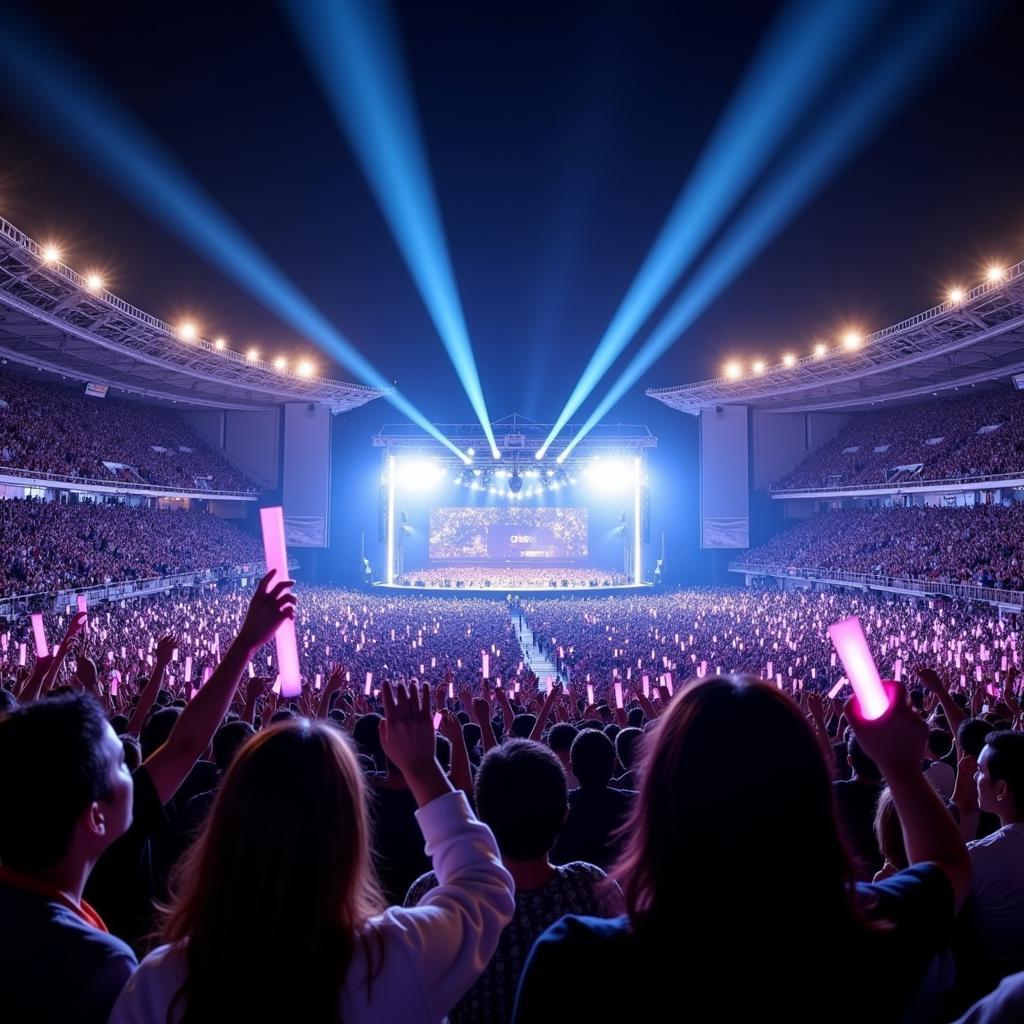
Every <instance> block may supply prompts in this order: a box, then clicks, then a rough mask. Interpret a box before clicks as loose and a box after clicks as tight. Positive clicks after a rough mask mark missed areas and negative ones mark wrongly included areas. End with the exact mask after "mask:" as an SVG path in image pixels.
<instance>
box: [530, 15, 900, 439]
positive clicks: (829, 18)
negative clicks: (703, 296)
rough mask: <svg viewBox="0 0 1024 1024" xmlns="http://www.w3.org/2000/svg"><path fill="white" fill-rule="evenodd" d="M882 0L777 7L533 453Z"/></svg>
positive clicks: (717, 224) (756, 172)
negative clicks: (565, 398)
mask: <svg viewBox="0 0 1024 1024" xmlns="http://www.w3.org/2000/svg"><path fill="white" fill-rule="evenodd" d="M884 6H885V5H884V3H882V2H879V0H869V2H860V3H848V2H846V0H793V2H791V3H789V4H787V5H786V6H785V7H784V8H783V10H782V13H781V14H780V16H779V18H778V20H777V21H776V22H775V23H774V24H773V26H772V28H771V29H770V31H769V33H768V35H767V36H766V37H765V39H764V41H763V42H762V43H761V45H760V47H759V50H758V52H757V55H756V56H755V59H754V61H753V63H752V64H751V65H750V68H749V70H748V71H747V72H746V73H745V74H744V76H743V79H742V80H741V82H740V83H739V85H738V87H737V89H736V91H735V93H734V94H733V96H732V99H731V100H730V102H729V106H728V108H727V109H726V110H725V111H724V112H723V114H722V116H721V118H720V119H719V122H718V124H717V126H716V128H715V130H714V133H713V135H712V136H711V138H710V140H709V141H708V143H707V145H706V146H705V148H704V151H703V152H702V153H701V156H700V158H699V159H698V162H697V165H696V167H695V168H694V170H693V172H692V173H691V175H690V177H689V179H688V180H687V182H686V184H685V185H684V187H683V190H682V191H681V192H680V194H679V197H678V198H677V199H676V201H675V204H674V206H673V207H672V210H671V211H670V213H669V215H668V217H667V218H666V220H665V223H664V226H663V227H662V228H661V230H660V232H659V233H658V237H657V238H656V239H655V241H654V244H653V245H652V246H651V249H650V251H649V252H648V254H647V256H646V257H645V259H644V262H643V264H642V265H641V267H640V269H639V270H638V272H637V275H636V277H635V278H634V279H633V282H632V284H631V285H630V287H629V290H628V291H627V293H626V295H625V297H624V298H623V300H622V302H621V303H620V305H619V308H618V309H617V310H616V312H615V315H614V316H613V318H612V321H611V323H610V324H609V325H608V328H607V329H606V330H605V332H604V335H603V337H602V338H601V340H600V341H599V342H598V344H597V347H596V348H595V349H594V353H593V355H592V356H591V357H590V361H589V362H588V363H587V365H586V367H585V368H584V370H583V373H582V375H581V376H580V379H579V381H578V382H577V384H576V386H575V387H574V388H573V391H572V394H571V395H570V396H569V400H568V401H567V402H566V404H565V407H564V408H563V410H562V412H561V413H559V415H558V418H557V419H556V420H555V423H554V425H553V426H552V428H551V431H550V433H549V434H548V436H547V438H546V439H545V441H544V443H543V444H542V445H541V447H540V449H539V451H538V454H537V458H538V459H540V458H543V457H544V455H545V454H546V453H547V450H548V448H549V447H550V445H551V442H552V441H553V440H554V439H555V437H557V436H558V434H559V432H560V431H561V430H562V428H563V427H564V426H565V425H566V423H568V422H569V419H570V418H571V417H572V415H573V413H575V412H576V410H577V409H578V408H579V407H580V406H581V405H582V404H583V403H584V402H585V401H586V399H587V397H588V396H589V395H590V394H591V392H592V391H593V390H594V388H595V387H597V385H598V384H599V383H600V381H601V378H602V377H604V375H605V374H606V373H607V372H608V371H609V370H610V369H611V367H612V365H613V364H614V363H615V361H616V359H618V357H619V356H620V355H621V354H622V352H623V351H625V349H626V347H627V346H628V345H629V343H630V341H631V340H632V339H633V338H634V337H635V336H636V334H637V332H638V331H639V330H640V328H641V327H642V326H643V324H644V323H645V322H646V321H647V319H648V318H649V317H650V316H651V314H652V313H653V312H654V311H655V309H656V308H657V307H658V305H659V304H660V303H661V302H662V300H663V299H664V298H665V296H666V295H667V294H668V292H669V291H670V289H671V288H672V285H673V284H674V283H675V281H677V280H678V279H679V277H680V275H682V274H683V273H684V272H685V271H686V270H687V269H688V268H689V267H690V265H691V264H692V262H693V261H694V260H695V259H696V258H697V256H699V255H700V252H701V250H702V249H703V248H704V246H705V245H707V243H708V242H709V241H710V240H711V239H712V238H713V237H714V235H715V233H716V232H717V231H718V230H719V229H720V228H721V226H722V225H723V224H724V223H725V222H726V221H727V219H728V217H729V215H730V214H731V212H732V211H733V210H734V209H735V208H736V206H737V205H738V204H739V203H740V201H741V200H742V198H743V196H744V195H745V194H746V192H747V190H748V189H749V188H750V187H751V185H752V184H753V183H754V182H755V181H757V179H758V177H760V175H761V174H762V173H763V172H764V170H765V168H766V167H768V166H769V164H770V163H771V161H772V160H773V159H774V158H775V156H776V154H777V153H778V151H779V150H780V148H781V146H782V145H783V143H784V142H785V140H786V138H787V137H788V136H789V135H790V134H791V132H792V131H793V129H794V127H795V126H796V125H797V124H798V123H799V122H800V120H801V119H802V118H803V117H804V116H805V114H806V113H807V112H808V111H809V110H810V109H812V107H813V105H814V103H815V102H816V101H817V100H818V98H819V95H820V93H821V91H822V89H824V88H825V87H826V86H827V85H828V84H829V83H830V82H831V81H832V80H833V79H834V77H835V76H837V75H838V74H839V73H840V72H841V71H842V69H843V67H844V65H845V63H846V61H847V58H848V57H849V55H850V54H851V53H852V52H853V50H854V48H855V47H856V46H857V45H858V44H859V43H860V41H861V39H862V38H864V36H865V34H866V33H867V31H868V30H869V29H870V28H871V26H872V25H873V24H874V22H875V20H876V17H877V16H878V14H879V13H880V12H881V10H882V9H883V8H884Z"/></svg>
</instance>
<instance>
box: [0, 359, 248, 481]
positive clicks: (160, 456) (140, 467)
mask: <svg viewBox="0 0 1024 1024" xmlns="http://www.w3.org/2000/svg"><path fill="white" fill-rule="evenodd" d="M0 465H2V466H3V467H4V468H7V469H20V470H28V471H30V472H32V473H56V474H60V475H65V476H77V477H84V478H87V479H93V480H112V479H120V480H124V481H127V482H132V483H149V484H155V485H158V486H167V487H181V488H188V489H189V490H196V489H202V490H230V491H255V490H257V489H258V488H257V487H256V485H255V484H254V483H253V482H252V481H251V480H248V479H247V478H246V477H245V476H244V475H243V474H242V473H240V472H239V471H238V470H236V469H235V468H234V467H233V466H231V465H230V464H229V463H228V462H227V461H226V460H225V459H224V458H223V456H221V455H220V454H219V453H218V452H217V451H215V450H214V449H213V448H212V447H211V446H210V445H208V444H207V443H206V442H205V441H203V440H202V439H201V438H200V437H199V436H198V435H196V434H195V433H194V432H193V431H192V430H190V429H189V428H188V427H187V426H186V425H185V423H184V421H183V420H182V419H181V418H180V417H179V416H178V415H177V414H176V413H174V412H172V411H171V410H169V409H164V408H162V407H159V406H155V405H144V404H142V403H140V402H125V401H121V400H120V399H116V398H91V397H87V396H86V395H85V394H83V393H81V392H80V391H74V390H71V389H70V388H67V387H63V386H61V385H59V384H52V383H46V382H44V381H39V380H33V379H31V378H29V377H24V376H15V375H13V374H9V373H4V374H0Z"/></svg>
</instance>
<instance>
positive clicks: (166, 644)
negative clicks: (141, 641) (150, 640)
mask: <svg viewBox="0 0 1024 1024" xmlns="http://www.w3.org/2000/svg"><path fill="white" fill-rule="evenodd" d="M177 646H178V638H177V637H176V636H173V635H172V634H170V633H168V634H166V635H165V636H162V637H160V639H159V640H158V641H157V645H156V660H157V661H158V662H160V663H161V664H163V665H168V664H170V661H171V658H173V657H174V651H175V649H176V648H177Z"/></svg>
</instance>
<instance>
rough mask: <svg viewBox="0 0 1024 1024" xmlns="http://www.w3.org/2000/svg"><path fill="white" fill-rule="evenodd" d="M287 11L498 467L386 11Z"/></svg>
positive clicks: (296, 3)
mask: <svg viewBox="0 0 1024 1024" xmlns="http://www.w3.org/2000/svg"><path fill="white" fill-rule="evenodd" d="M284 8H285V10H286V12H287V13H288V14H289V15H290V21H291V24H292V28H293V30H294V33H295V36H296V37H297V39H298V41H299V43H300V44H301V45H302V47H303V49H304V51H305V54H306V57H307V59H308V61H309V63H310V65H311V66H312V68H313V70H314V72H315V73H316V74H317V77H318V79H319V82H320V85H321V88H322V89H323V92H324V95H325V97H326V99H327V102H328V104H329V106H330V107H331V109H332V111H333V113H334V116H335V118H336V119H337V121H338V123H339V125H340V127H341V129H342V131H343V132H344V133H345V135H346V137H347V138H348V140H349V144H350V145H351V147H352V149H353V151H354V153H355V155H356V158H357V160H358V161H359V165H360V167H361V168H362V171H363V175H364V176H365V178H366V180H367V183H368V184H369V186H370V189H371V191H372V192H373V194H374V196H375V197H376V199H377V203H378V205H379V206H380V209H381V212H382V213H383V215H384V219H385V220H386V221H387V223H388V226H389V228H390V229H391V233H392V235H393V236H394V239H395V241H396V243H397V244H398V248H399V250H400V251H401V253H402V256H403V258H404V260H405V263H406V266H407V267H408V269H409V273H410V274H411V275H412V279H413V281H414V282H415V283H416V287H417V289H418V290H419V293H420V296H421V297H422V299H423V302H424V304H425V305H426V307H427V310H428V312H429V313H430V317H431V319H432V320H433V322H434V326H435V327H436V328H437V333H438V334H439V335H440V338H441V341H442V343H443V344H444V347H445V350H446V351H447V353H448V357H449V359H450V360H451V362H452V366H454V367H455V372H456V373H457V374H458V377H459V380H460V381H461V382H462V386H463V388H464V389H465V391H466V397H467V398H468V399H469V403H470V405H471V406H472V407H473V412H474V413H475V414H476V416H477V418H478V419H479V421H480V426H481V427H482V428H483V431H484V435H485V436H486V438H487V443H488V444H489V445H490V448H491V454H492V455H493V456H494V457H495V458H498V457H499V455H498V448H497V445H496V444H495V441H494V433H493V431H492V430H491V421H490V416H489V415H488V412H487V405H486V403H485V402H484V396H483V389H482V387H481V384H480V374H479V371H478V370H477V365H476V359H475V357H474V355H473V346H472V344H471V342H470V340H469V331H468V328H467V327H466V319H465V315H464V313H463V309H462V301H461V299H460V298H459V293H458V288H457V286H456V283H455V273H454V271H453V269H452V265H451V259H450V257H449V253H448V245H447V242H446V240H445V232H444V225H443V223H442V219H441V212H440V208H439V206H438V202H437V198H436V196H435V194H434V184H433V180H432V175H431V172H430V164H429V161H428V158H427V150H426V146H425V145H424V142H423V138H422V133H421V131H420V126H419V123H418V119H417V116H416V110H415V106H414V103H413V94H412V88H411V86H410V83H409V82H408V80H407V75H406V72H405V68H404V58H403V56H402V53H401V45H400V41H399V38H398V32H397V30H396V28H395V26H394V25H393V24H392V21H391V18H390V15H389V10H388V5H387V4H386V3H381V2H379V0H345V2H342V3H339V2H337V0H288V2H286V3H285V4H284Z"/></svg>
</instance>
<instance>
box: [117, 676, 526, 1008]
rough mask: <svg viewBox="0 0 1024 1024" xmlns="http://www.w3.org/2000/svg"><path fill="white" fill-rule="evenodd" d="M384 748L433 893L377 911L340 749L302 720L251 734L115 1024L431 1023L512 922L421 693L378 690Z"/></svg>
mask: <svg viewBox="0 0 1024 1024" xmlns="http://www.w3.org/2000/svg"><path fill="white" fill-rule="evenodd" d="M384 695H385V696H384V707H385V718H384V722H383V724H382V727H381V741H382V743H383V745H384V750H385V752H386V753H387V755H388V757H389V758H390V759H391V761H392V762H393V763H394V764H395V765H396V766H397V767H398V768H399V769H400V770H401V771H402V773H403V774H404V776H405V778H406V780H407V782H408V784H409V787H410V788H411V790H412V792H413V795H414V796H415V798H416V801H417V803H418V805H419V808H420V809H419V811H418V812H417V820H418V821H419V824H420V828H421V829H422V831H423V835H424V838H425V840H426V843H427V851H428V853H429V854H430V855H431V856H432V858H433V863H434V869H435V871H436V872H437V874H438V877H439V879H440V882H441V885H440V886H439V887H438V888H437V889H434V890H432V891H431V892H430V893H429V894H428V896H427V897H426V898H425V899H424V900H423V902H422V904H421V905H420V906H418V907H414V908H409V909H402V908H398V907H391V908H389V909H384V908H383V901H382V899H381V896H380V890H379V888H378V885H377V882H376V879H375V877H374V873H373V866H372V859H371V854H370V830H369V823H368V820H367V796H366V788H365V785H364V783H363V778H362V773H361V772H360V769H359V767H358V764H357V761H356V756H355V754H354V753H353V751H352V749H351V747H350V745H349V742H348V740H347V739H346V738H345V736H344V735H343V734H342V733H341V732H340V731H338V730H337V729H336V728H335V727H334V726H333V725H330V724H327V723H322V722H311V721H308V720H305V719H300V720H297V721H294V722H289V723H282V724H280V725H275V726H272V727H270V728H269V729H267V730H265V731H264V732H261V733H260V734H259V735H257V736H256V737H254V738H253V739H252V740H250V741H249V742H248V743H247V744H246V745H245V746H244V747H243V748H242V750H241V751H240V752H239V753H238V755H237V756H236V758H235V760H234V761H233V762H232V765H231V767H230V768H229V769H228V772H227V775H226V776H225V778H224V782H223V784H222V785H221V788H220V790H219V792H218V794H217V797H216V799H215V801H214V804H213V808H212V810H211V812H210V816H209V818H208V820H207V823H206V826H205V828H204V830H203V832H202V834H201V836H200V837H199V839H198V840H197V842H196V843H195V845H194V846H193V847H192V849H191V851H190V852H189V854H188V855H187V857H186V859H185V860H184V861H183V862H182V864H181V865H180V866H179V870H178V872H177V889H176V893H175V896H174V898H173V900H172V903H171V905H170V907H169V908H168V911H167V914H166V918H165V921H164V925H163V929H162V939H163V941H164V945H162V946H161V947H160V948H158V949H156V950H155V951H154V952H153V953H151V954H150V955H149V956H148V957H146V958H145V960H144V961H143V962H142V964H141V966H140V968H139V971H138V972H137V973H136V974H135V976H134V977H133V979H132V981H131V983H130V984H129V985H128V986H127V987H126V988H125V990H124V992H123V993H122V994H121V997H120V998H119V999H118V1001H117V1004H116V1005H115V1007H114V1011H113V1014H112V1016H111V1021H112V1022H113V1024H129V1022H132V1024H136V1022H145V1024H197V1022H204V1024H206V1022H211V1021H229V1020H282V1021H283V1020H294V1021H301V1022H303V1024H307V1022H308V1024H315V1022H331V1024H335V1022H345V1024H354V1022H357V1021H359V1022H365V1021H382V1022H383V1021H395V1020H402V1021H403V1022H406V1021H424V1022H427V1021H438V1020H440V1019H441V1018H442V1017H443V1016H444V1014H445V1013H447V1011H448V1010H449V1009H450V1008H451V1007H452V1006H453V1005H454V1004H455V1003H456V1002H457V1001H458V999H459V998H460V997H461V996H462V995H463V993H464V992H465V991H466V990H467V989H468V988H469V987H470V985H471V984H472V983H473V982H474V981H475V980H476V978H477V976H478V975H479V974H480V973H481V972H482V971H483V969H484V968H485V967H486V966H487V963H488V961H489V959H490V957H491V955H492V954H493V952H494V950H495V948H496V946H497V943H498V939H499V937H500V934H501V931H502V929H503V928H504V926H505V924H506V923H507V922H508V921H509V919H510V918H511V916H512V912H513V909H514V903H513V899H512V892H513V884H512V878H511V876H510V875H509V873H508V872H507V871H506V870H505V868H504V867H503V866H502V863H501V857H500V854H499V852H498V848H497V844H496V843H495V841H494V837H493V836H492V834H491V832H490V830H489V829H488V828H487V827H486V826H485V825H483V824H481V823H480V822H479V821H478V820H477V819H476V818H475V817H474V815H473V813H472V812H471V811H470V808H469V805H468V803H467V802H466V798H465V796H464V795H463V794H462V793H459V792H456V791H454V790H453V789H452V787H451V784H450V783H449V782H448V780H447V778H446V777H445V775H444V772H443V771H442V770H441V767H440V765H439V764H438V763H437V760H436V758H435V740H434V728H433V723H432V721H431V712H430V699H429V694H428V693H427V691H426V689H425V688H424V689H423V690H422V691H421V690H420V688H419V687H418V686H416V685H413V686H412V687H411V691H407V690H406V688H405V687H404V686H403V685H398V686H396V687H392V686H391V685H390V684H385V687H384Z"/></svg>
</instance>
